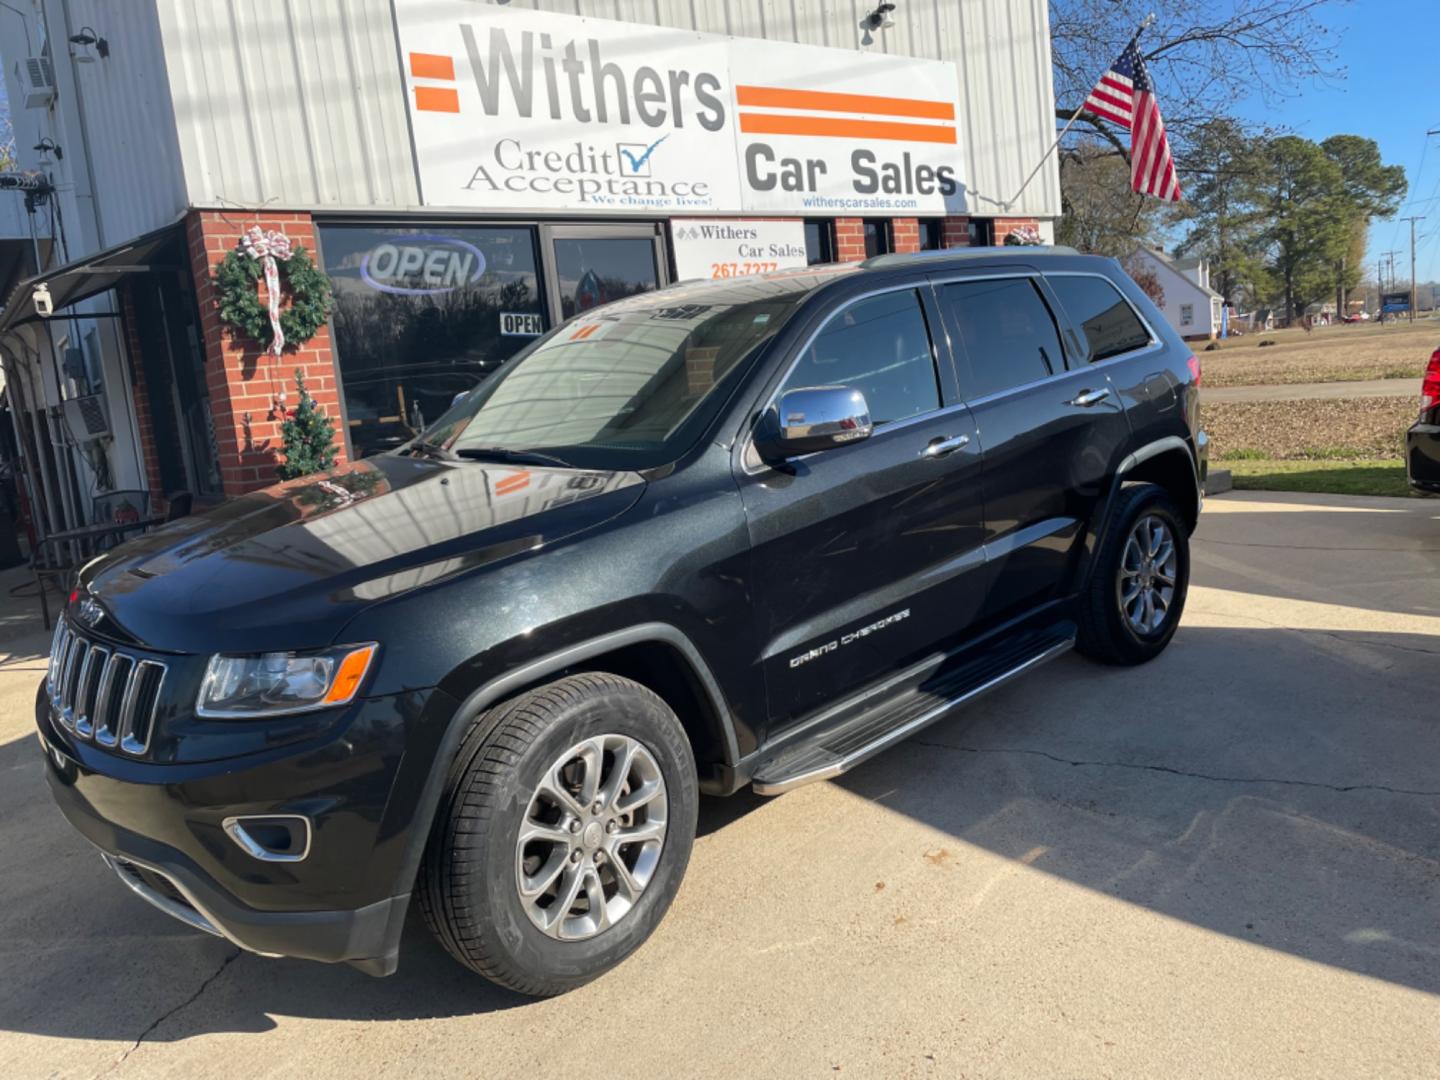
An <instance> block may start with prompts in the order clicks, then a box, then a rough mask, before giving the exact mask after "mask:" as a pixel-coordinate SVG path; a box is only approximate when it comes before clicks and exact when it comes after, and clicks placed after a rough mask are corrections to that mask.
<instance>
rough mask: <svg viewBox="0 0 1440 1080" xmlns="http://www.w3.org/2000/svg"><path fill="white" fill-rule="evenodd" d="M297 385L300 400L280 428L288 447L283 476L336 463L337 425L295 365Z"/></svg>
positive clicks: (287, 476) (282, 470)
mask: <svg viewBox="0 0 1440 1080" xmlns="http://www.w3.org/2000/svg"><path fill="white" fill-rule="evenodd" d="M295 387H296V389H297V390H298V391H299V398H300V400H299V401H297V402H296V403H295V411H294V412H293V413H291V414H290V415H289V416H288V417H286V419H285V423H284V424H283V425H281V428H280V436H281V439H282V440H283V441H284V448H285V449H284V453H285V460H284V461H283V462H282V463H281V465H280V478H281V479H282V480H293V479H294V478H295V477H297V476H309V475H310V474H311V473H317V472H324V471H325V470H326V469H329V468H332V467H333V466H334V464H335V425H334V423H333V422H331V420H330V417H328V416H326V415H325V414H324V413H323V412H321V411H320V408H319V406H317V405H316V404H315V399H314V398H313V397H311V396H310V391H308V390H306V389H305V377H304V375H302V374H301V372H300V369H299V368H296V369H295Z"/></svg>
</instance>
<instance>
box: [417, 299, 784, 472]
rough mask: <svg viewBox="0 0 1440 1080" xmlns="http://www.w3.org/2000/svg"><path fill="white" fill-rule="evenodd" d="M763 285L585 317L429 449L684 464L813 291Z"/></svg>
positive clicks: (500, 376)
mask: <svg viewBox="0 0 1440 1080" xmlns="http://www.w3.org/2000/svg"><path fill="white" fill-rule="evenodd" d="M761 284H762V283H761V282H758V281H757V282H753V283H747V286H748V287H747V286H740V285H738V284H737V285H735V286H731V287H728V288H727V287H719V288H715V287H707V288H683V287H682V288H676V289H670V290H667V291H666V292H664V293H655V294H651V295H649V296H646V297H637V298H635V299H631V300H622V301H620V302H618V303H615V304H610V305H607V306H606V307H603V308H597V309H596V310H594V311H592V312H587V313H586V314H584V315H582V316H581V317H580V318H578V319H576V320H574V321H572V322H569V323H566V324H565V325H564V326H561V327H559V328H558V329H557V330H555V331H554V332H552V333H551V334H549V335H548V336H546V337H544V338H542V339H540V340H539V341H538V342H536V343H535V345H533V346H532V347H531V348H529V349H527V350H526V351H524V352H522V353H520V354H519V355H518V356H516V357H514V358H513V359H512V360H510V362H509V363H507V364H506V365H505V366H504V367H502V368H501V369H500V370H499V371H497V372H496V373H495V374H494V375H492V376H491V377H490V378H489V379H488V380H487V381H485V382H484V383H482V384H481V385H480V386H478V387H476V388H475V389H474V390H473V391H471V392H470V393H469V394H467V395H466V396H465V397H463V398H461V399H459V400H458V401H457V402H456V404H455V407H454V408H452V409H451V410H450V411H449V412H448V413H446V414H445V415H444V416H442V417H441V418H440V419H439V420H438V421H436V423H435V424H434V425H433V426H431V427H430V428H429V429H428V430H427V431H426V432H425V433H424V434H423V435H422V436H421V437H420V440H419V442H420V443H423V444H425V445H426V446H428V447H435V448H439V449H441V450H443V451H447V452H449V454H452V455H456V456H459V457H461V458H479V457H485V456H487V455H493V456H495V457H497V458H500V459H502V460H503V459H504V458H505V457H506V456H507V455H508V456H509V457H510V458H512V459H514V460H519V456H520V455H529V457H530V458H531V459H533V460H535V461H542V460H543V457H548V458H549V459H551V460H552V461H559V462H563V463H564V464H566V465H571V466H574V467H576V468H585V469H645V468H653V467H655V466H657V465H663V464H667V463H668V462H671V461H674V460H675V459H676V458H677V457H679V456H680V455H681V454H683V453H684V452H685V451H686V450H687V449H688V448H689V447H690V446H692V445H693V444H694V442H695V440H696V439H697V438H698V437H699V436H700V433H701V432H702V431H703V430H704V428H705V426H706V425H707V424H708V423H709V421H710V420H711V419H712V418H713V417H714V415H715V413H716V411H717V410H718V409H719V408H720V406H721V405H723V404H724V402H725V399H726V398H727V397H728V396H729V394H730V392H731V391H732V390H733V388H734V387H735V385H736V384H737V383H738V382H739V380H740V378H741V377H742V376H743V374H744V371H745V370H747V369H748V368H749V366H750V363H751V362H752V361H753V360H754V359H755V357H756V356H758V355H759V353H760V351H761V346H763V345H764V344H765V343H766V342H767V341H769V340H770V339H771V338H772V337H773V336H774V335H775V333H776V331H778V330H779V328H780V327H781V325H782V324H783V323H784V322H785V320H786V319H787V318H788V317H789V315H790V313H791V312H792V311H793V310H794V308H795V307H796V306H797V304H798V302H799V300H800V299H801V297H802V296H803V294H804V292H806V291H808V290H807V289H805V288H802V287H797V286H798V283H795V285H792V287H790V288H773V287H772V288H769V289H765V288H761V287H758V286H760V285H761Z"/></svg>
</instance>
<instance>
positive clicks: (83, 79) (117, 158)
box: [48, 0, 186, 257]
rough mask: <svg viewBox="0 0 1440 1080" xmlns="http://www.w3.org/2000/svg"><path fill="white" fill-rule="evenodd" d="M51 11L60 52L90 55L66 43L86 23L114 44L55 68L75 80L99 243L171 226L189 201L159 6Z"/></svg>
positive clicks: (83, 5) (89, 3) (88, 0)
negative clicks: (106, 51)
mask: <svg viewBox="0 0 1440 1080" xmlns="http://www.w3.org/2000/svg"><path fill="white" fill-rule="evenodd" d="M67 7H68V10H67ZM48 10H49V18H50V30H51V33H52V35H53V36H54V38H55V39H57V40H56V42H55V43H54V45H55V47H57V48H67V47H68V48H70V49H71V51H72V52H73V53H75V54H76V55H79V54H81V53H82V52H83V51H84V50H82V49H80V47H78V46H68V45H67V44H66V43H65V38H66V37H68V36H69V35H71V34H73V33H78V32H79V30H80V28H81V27H83V26H90V27H94V28H96V30H97V32H98V33H99V34H100V35H101V36H103V37H104V38H105V39H106V40H107V41H108V42H109V44H110V55H109V56H108V57H107V58H105V59H104V60H98V59H97V60H95V61H94V62H93V63H88V64H69V65H57V69H58V70H57V77H59V78H60V79H62V80H63V79H64V77H65V75H66V70H67V69H68V72H69V73H70V75H71V77H73V78H74V80H75V84H74V85H75V96H74V100H73V102H71V103H70V104H73V105H74V108H75V110H76V112H75V117H76V120H77V121H79V122H83V125H84V137H85V142H86V147H87V149H88V153H89V159H90V160H89V165H90V169H89V174H90V175H88V176H77V177H76V182H77V184H78V185H79V187H80V189H81V190H84V191H88V190H89V185H90V176H93V177H94V196H95V206H96V210H97V213H98V215H99V227H100V228H99V235H98V236H97V237H96V238H95V239H96V241H97V242H96V243H95V244H94V246H95V247H97V248H103V247H108V246H111V245H113V244H118V243H123V242H124V241H126V240H129V239H131V238H132V237H135V236H138V235H140V234H141V233H145V232H149V231H150V230H152V229H157V228H159V227H160V226H162V225H167V224H169V223H170V222H172V221H174V220H175V219H176V218H177V217H178V216H179V215H180V214H181V212H182V211H184V209H185V206H186V197H185V185H184V182H183V178H182V176H181V169H180V147H179V145H178V142H177V140H176V135H175V117H174V113H173V111H172V109H171V105H170V93H169V86H168V85H167V82H166V78H165V56H164V51H163V46H162V41H161V37H160V25H159V21H158V20H157V19H156V14H155V9H154V7H153V5H151V4H145V3H137V4H127V5H126V6H125V7H124V9H123V13H122V11H121V10H119V9H116V7H115V6H114V5H113V4H110V3H107V2H105V0H71V2H70V3H69V5H61V4H53V5H50V7H49V9H48ZM67 15H68V24H67V23H66V22H65V19H66V17H67ZM117 15H118V16H120V17H118V18H117V17H116V16H117ZM62 31H63V32H62ZM90 55H92V56H94V55H95V52H94V46H91V49H90ZM62 88H63V82H62ZM61 104H62V105H63V104H65V103H64V102H62V103H61ZM76 168H77V171H79V172H83V169H81V167H80V166H78V165H77V167H76ZM69 254H70V255H71V256H72V257H74V256H77V255H79V254H82V252H79V251H72V252H70V253H69Z"/></svg>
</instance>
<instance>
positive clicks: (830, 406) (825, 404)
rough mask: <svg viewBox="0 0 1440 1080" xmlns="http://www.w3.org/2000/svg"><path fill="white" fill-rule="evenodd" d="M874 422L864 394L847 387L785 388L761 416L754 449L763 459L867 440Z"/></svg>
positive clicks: (767, 459) (811, 452)
mask: <svg viewBox="0 0 1440 1080" xmlns="http://www.w3.org/2000/svg"><path fill="white" fill-rule="evenodd" d="M874 430H875V425H874V424H872V423H871V422H870V406H869V405H867V404H866V403H865V395H864V394H862V393H861V392H860V391H859V390H856V389H854V388H853V387H849V386H807V387H802V388H800V389H796V390H787V391H785V393H783V394H781V395H780V400H779V401H778V402H776V403H775V404H774V405H772V406H771V407H770V408H769V409H768V410H767V411H766V413H765V415H764V416H762V417H761V418H760V428H759V430H758V431H757V432H756V437H755V449H756V450H757V451H758V452H759V454H760V456H761V458H763V459H764V460H766V461H783V460H784V459H785V458H788V457H794V456H796V455H797V454H813V453H815V452H816V451H817V450H831V449H834V448H835V447H837V446H844V445H845V444H846V443H852V442H858V441H859V440H861V439H868V438H869V437H870V434H871V432H873V431H874Z"/></svg>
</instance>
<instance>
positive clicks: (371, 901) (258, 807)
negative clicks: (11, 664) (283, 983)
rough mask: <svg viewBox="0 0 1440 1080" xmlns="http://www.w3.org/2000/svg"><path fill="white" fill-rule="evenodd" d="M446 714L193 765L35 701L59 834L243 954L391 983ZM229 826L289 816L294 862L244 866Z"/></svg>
mask: <svg viewBox="0 0 1440 1080" xmlns="http://www.w3.org/2000/svg"><path fill="white" fill-rule="evenodd" d="M454 708H455V703H454V701H453V700H452V699H450V698H448V696H447V695H445V694H443V693H441V692H439V691H419V692H411V693H406V694H399V695H395V696H392V697H385V698H376V699H371V700H368V701H362V702H358V703H356V704H355V705H353V706H351V707H350V708H349V709H348V710H347V713H346V715H345V717H344V718H342V720H341V721H340V722H339V723H337V724H336V725H335V727H334V729H333V733H332V734H331V735H329V736H327V737H326V738H325V739H324V740H322V741H319V742H318V743H313V744H310V745H306V746H301V747H296V746H286V747H283V748H280V749H278V750H276V751H273V752H270V753H259V754H251V755H247V756H245V757H243V758H229V759H225V760H221V761H214V762H205V763H199V764H185V765H180V764H157V763H151V762H137V761H134V760H128V759H124V758H121V757H118V756H116V755H114V754H112V753H106V752H105V751H103V750H102V749H100V748H98V747H96V746H95V745H93V744H92V743H89V742H87V741H85V740H81V739H77V738H75V737H74V736H73V735H71V734H70V732H69V731H68V730H67V729H66V728H64V727H62V726H61V725H60V724H58V723H56V722H55V721H54V718H53V715H52V712H51V706H50V703H49V700H48V698H47V697H46V695H45V693H44V687H43V686H42V687H41V690H40V693H39V694H38V696H37V701H36V725H37V727H38V729H39V736H40V742H41V744H42V745H43V747H44V750H45V760H46V766H45V771H46V778H47V780H48V781H49V785H50V790H51V793H52V794H53V795H54V798H55V801H56V803H57V804H58V805H59V807H60V809H61V811H62V812H63V813H64V814H65V817H66V818H67V819H68V820H69V821H70V823H71V824H72V825H73V826H74V827H75V828H76V829H77V830H79V832H80V833H81V835H83V836H84V837H85V838H86V839H87V840H89V841H90V842H91V843H92V844H94V845H95V846H96V847H97V848H99V849H100V851H101V853H102V854H103V855H104V856H105V859H106V862H107V863H109V864H110V866H111V867H112V869H114V870H116V872H117V873H118V874H119V875H120V877H121V879H122V880H123V881H124V883H125V884H126V885H127V886H128V887H129V888H130V889H131V890H132V891H134V892H136V893H137V894H138V895H140V896H142V897H143V898H144V899H146V900H147V901H149V902H150V903H152V904H154V905H155V906H157V907H159V908H161V909H162V910H164V911H166V912H167V913H168V914H170V915H173V916H175V917H177V918H179V919H181V920H182V921H184V922H186V923H188V924H189V925H191V926H194V927H195V928H197V929H200V930H206V931H208V932H210V933H216V934H219V935H221V936H223V937H225V938H228V939H229V940H230V941H232V942H234V943H235V944H236V945H239V946H240V947H241V948H244V949H247V950H249V951H251V952H256V953H262V954H268V955H284V956H294V957H301V958H304V959H311V960H322V961H328V962H339V961H344V962H348V963H351V964H353V965H355V966H356V967H359V968H361V969H362V970H365V971H368V972H370V973H371V974H377V975H385V974H389V973H390V972H392V971H393V970H394V969H395V966H396V963H397V961H398V955H399V943H400V933H401V929H402V926H403V923H404V918H405V912H406V909H407V907H408V904H409V899H410V886H411V881H410V880H409V878H408V875H407V872H406V867H407V866H409V865H411V864H412V863H413V858H411V856H412V854H413V852H414V850H415V848H416V845H419V844H423V840H424V836H423V833H424V830H425V827H426V824H427V823H424V822H421V821H419V820H418V817H417V814H418V810H419V806H420V803H421V799H420V792H421V789H422V787H423V784H424V780H425V778H426V776H427V775H428V774H429V772H430V765H431V764H432V763H433V753H431V754H427V752H426V751H427V750H429V749H432V748H433V747H434V746H435V745H437V744H438V739H439V737H440V735H441V734H442V733H443V731H444V729H445V726H446V721H448V720H449V718H450V716H452V715H453V713H454ZM234 815H294V816H303V817H304V818H306V820H307V821H308V822H309V828H310V833H311V836H312V837H313V841H312V844H311V847H310V850H309V851H308V852H307V853H306V855H305V856H304V858H302V859H300V860H298V861H286V862H271V861H263V860H261V859H258V858H256V857H255V856H254V855H253V854H252V853H250V852H248V851H246V850H245V849H244V848H242V847H241V845H240V844H239V843H237V841H235V840H234V839H232V838H231V836H230V835H229V834H228V833H227V832H226V830H225V827H224V822H225V821H226V819H227V818H229V817H231V816H234Z"/></svg>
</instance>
